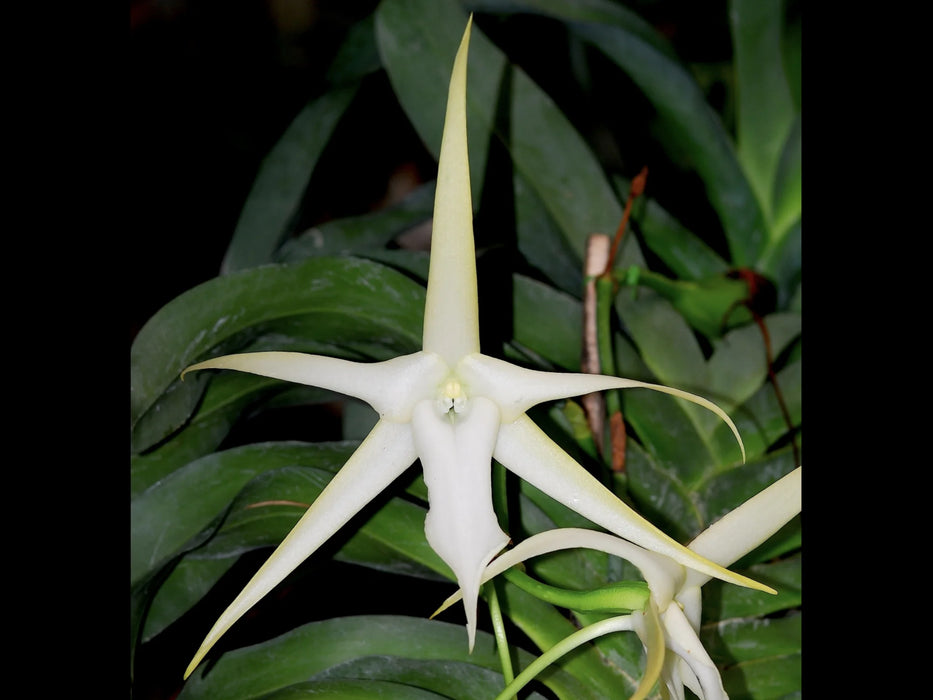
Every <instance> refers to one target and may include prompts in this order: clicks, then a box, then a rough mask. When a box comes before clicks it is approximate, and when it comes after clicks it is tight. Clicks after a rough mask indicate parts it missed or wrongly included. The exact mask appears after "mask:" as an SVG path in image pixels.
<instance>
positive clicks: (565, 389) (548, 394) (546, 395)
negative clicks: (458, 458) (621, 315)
mask: <svg viewBox="0 0 933 700" xmlns="http://www.w3.org/2000/svg"><path fill="white" fill-rule="evenodd" d="M458 371H459V372H460V374H461V375H462V376H463V378H464V380H465V381H467V382H468V383H469V385H470V390H471V391H472V392H473V393H477V394H482V395H483V396H488V397H489V398H491V399H492V400H493V401H495V402H496V404H497V405H498V406H499V410H500V411H502V420H503V422H506V423H508V422H511V421H513V420H515V418H517V417H519V416H520V415H522V414H523V413H525V412H526V411H527V410H528V409H529V408H531V407H532V406H536V405H538V404H539V403H542V402H544V401H554V400H556V399H567V398H570V397H571V396H582V395H583V394H590V393H593V392H596V391H605V390H606V389H651V390H652V391H658V392H661V393H663V394H670V395H671V396H676V397H677V398H680V399H684V400H685V401H690V402H691V403H695V404H697V405H699V406H702V407H703V408H705V409H707V410H709V411H712V412H713V413H715V414H716V415H717V416H719V417H720V418H721V419H722V420H723V421H724V422H725V423H726V425H728V426H729V429H730V430H731V431H732V434H733V435H735V439H736V440H737V441H738V443H739V448H740V449H741V450H742V460H743V461H744V460H745V445H744V444H743V443H742V436H741V435H739V429H738V428H737V427H736V426H735V423H733V422H732V419H731V418H729V416H728V414H727V413H726V412H725V411H723V410H722V409H721V408H720V407H719V406H717V405H716V404H714V403H713V402H712V401H709V400H708V399H705V398H703V397H702V396H697V395H696V394H691V393H690V392H687V391H682V390H681V389H674V388H672V387H669V386H664V385H663V384H649V383H647V382H640V381H638V380H636V379H626V378H624V377H609V376H606V375H603V374H574V373H556V372H542V371H539V370H533V369H526V368H524V367H518V366H517V365H513V364H511V363H510V362H505V361H503V360H497V359H496V358H494V357H489V356H487V355H481V354H479V353H477V354H475V355H469V356H467V357H465V358H463V360H461V361H460V364H459V366H458Z"/></svg>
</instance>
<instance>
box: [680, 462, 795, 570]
mask: <svg viewBox="0 0 933 700" xmlns="http://www.w3.org/2000/svg"><path fill="white" fill-rule="evenodd" d="M802 469H803V467H797V468H796V469H794V470H793V471H792V472H790V473H789V474H787V475H785V476H783V477H781V478H780V479H778V480H777V481H775V482H774V483H773V484H771V485H770V486H769V487H768V488H766V489H763V490H762V491H760V492H759V493H757V494H755V495H754V496H752V497H751V498H749V499H748V500H747V501H745V503H743V504H742V505H740V506H739V507H738V508H736V509H734V510H732V511H730V512H728V513H726V514H725V515H724V516H722V517H721V518H720V519H719V520H717V521H716V522H715V523H713V524H712V525H710V526H709V527H708V528H706V530H704V531H703V532H701V533H700V534H699V535H697V536H696V538H695V539H694V540H693V541H692V542H691V543H690V545H689V546H690V549H691V550H693V551H694V552H696V553H697V554H699V555H700V556H702V557H706V558H707V559H710V560H711V561H714V562H716V563H717V564H720V565H722V566H729V565H730V564H732V562H734V561H736V560H737V559H739V558H741V557H743V556H745V555H746V554H748V553H749V552H750V551H752V550H753V549H755V547H757V546H758V545H760V544H761V543H763V542H764V541H765V540H767V539H768V538H769V537H771V535H773V534H774V533H775V532H777V531H778V530H780V529H781V528H782V527H783V526H784V525H786V524H787V523H788V522H789V521H790V520H791V518H793V517H794V516H795V515H797V514H798V513H799V512H800V509H801V497H802V481H801V479H802V471H801V470H802ZM707 580H708V577H704V576H703V575H701V574H700V573H699V572H691V574H690V575H689V578H688V583H689V585H691V586H701V585H703V583H705V582H706V581H707Z"/></svg>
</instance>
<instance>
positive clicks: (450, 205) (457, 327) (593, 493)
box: [183, 17, 771, 678]
mask: <svg viewBox="0 0 933 700" xmlns="http://www.w3.org/2000/svg"><path fill="white" fill-rule="evenodd" d="M471 25H472V17H471V18H470V21H469V22H468V24H467V27H466V30H465V32H464V35H463V39H462V41H461V44H460V48H459V50H458V52H457V55H456V58H455V61H454V67H453V73H452V76H451V81H450V89H449V94H448V103H447V115H446V120H445V124H444V133H443V139H442V144H441V153H440V159H439V164H438V175H437V188H436V195H435V204H434V222H433V234H432V243H431V259H430V268H429V274H428V288H427V297H426V301H425V318H424V331H423V345H422V348H423V349H422V350H421V351H419V352H416V353H413V354H411V355H405V356H401V357H397V358H395V359H392V360H388V361H385V362H377V363H358V362H350V361H346V360H341V359H336V358H332V357H323V356H318V355H306V354H302V353H294V352H257V353H246V354H238V355H228V356H224V357H218V358H214V359H211V360H207V361H205V362H200V363H197V364H195V365H192V366H191V367H188V368H187V369H186V370H185V372H190V371H194V370H203V369H233V370H239V371H241V372H250V373H253V374H259V375H263V376H267V377H273V378H276V379H283V380H286V381H291V382H297V383H299V384H307V385H311V386H316V387H321V388H325V389H330V390H332V391H336V392H339V393H342V394H346V395H349V396H353V397H356V398H358V399H361V400H363V401H365V402H367V403H368V404H369V405H370V406H372V407H373V408H374V409H375V410H376V411H377V413H378V414H379V420H378V422H377V423H376V425H375V427H374V428H373V429H372V432H370V434H369V435H368V436H367V437H366V438H365V439H364V440H363V442H362V443H361V444H360V446H359V448H358V449H357V450H356V452H354V453H353V455H352V456H351V457H350V458H349V460H347V462H346V464H345V465H344V466H343V467H342V468H341V470H340V471H339V473H338V474H337V475H336V476H335V477H334V478H333V480H332V481H331V483H330V484H329V485H328V486H327V488H325V489H324V490H323V491H322V492H321V494H320V495H319V496H318V498H317V499H316V500H315V502H314V503H313V504H312V505H311V507H310V508H309V509H308V510H307V511H306V513H305V514H304V516H303V517H302V518H301V520H299V522H298V523H297V524H296V525H295V527H294V529H293V530H292V531H291V532H290V533H289V534H288V535H287V536H286V537H285V539H284V540H283V541H282V543H281V544H280V545H279V546H278V548H277V549H276V550H275V551H274V552H273V553H272V555H271V556H270V557H269V559H268V560H267V561H266V563H265V564H264V565H263V566H262V567H261V568H260V569H259V571H258V572H257V573H256V575H255V576H254V577H253V578H252V579H251V580H250V581H249V582H248V583H247V584H246V586H245V588H244V589H243V591H242V592H241V593H240V594H239V595H238V596H237V597H236V599H235V600H234V601H233V602H232V603H231V604H230V606H229V607H228V608H227V609H226V610H225V611H224V613H223V614H222V615H221V616H220V618H219V619H218V620H217V622H216V623H215V625H214V627H213V628H212V629H211V630H210V632H209V633H208V635H207V637H206V638H205V640H204V642H203V644H202V645H201V647H200V649H199V650H198V652H197V653H196V654H195V656H194V659H193V660H192V661H191V664H190V665H189V667H188V669H187V671H186V673H185V677H186V678H187V676H188V675H189V674H190V673H191V671H192V670H193V669H194V668H195V667H196V666H197V665H198V664H199V663H200V661H201V660H202V659H203V658H204V656H205V654H206V653H207V652H208V650H209V649H210V648H211V647H212V646H213V645H214V643H215V642H216V641H217V640H218V639H219V638H220V636H221V635H223V634H224V632H226V630H227V629H229V628H230V626H231V625H232V624H233V623H234V622H235V621H236V620H237V619H239V618H240V616H242V615H243V614H244V613H245V612H246V611H247V610H248V609H249V608H250V607H251V606H253V605H254V604H255V603H256V602H257V601H259V600H260V599H261V598H262V597H263V596H264V595H266V594H267V593H268V592H269V591H270V590H272V588H273V587H274V586H275V585H277V584H278V583H279V582H280V581H282V579H284V578H285V577H286V576H287V575H288V574H289V573H290V572H291V571H293V570H294V569H295V568H296V567H297V566H298V565H299V564H300V563H301V562H302V561H303V560H304V559H306V558H307V557H308V556H310V555H311V554H312V553H313V552H314V551H315V550H316V549H317V548H318V547H320V546H321V544H323V543H324V542H325V541H326V540H328V539H329V538H330V537H331V536H332V535H333V534H334V533H335V532H337V530H338V529H339V528H340V527H341V526H342V525H343V524H344V523H346V522H347V521H348V520H349V519H350V518H351V517H352V516H353V515H354V514H355V513H357V512H358V511H359V510H360V509H361V508H363V507H364V506H365V505H366V504H367V503H368V502H369V501H371V500H372V499H373V498H374V497H375V496H376V495H377V494H379V493H380V492H381V491H382V490H383V489H384V488H386V487H387V486H388V485H389V484H390V483H392V481H393V480H394V479H395V478H396V477H398V476H399V475H400V474H401V473H402V472H403V471H405V469H407V468H408V467H409V466H410V465H411V464H413V463H414V462H415V460H416V459H420V460H421V465H422V468H423V470H424V478H425V482H426V484H427V487H428V492H429V502H430V508H429V511H428V515H427V518H426V519H425V535H426V537H427V540H428V542H429V544H430V545H431V547H432V548H433V549H434V550H435V551H436V552H437V554H438V555H439V556H440V557H441V559H443V560H444V562H446V563H447V564H448V565H449V566H450V569H451V570H452V571H453V574H454V576H456V579H457V582H458V583H459V585H460V587H461V589H462V590H463V592H464V608H465V611H466V618H467V632H468V639H469V644H470V648H471V649H472V646H473V640H474V636H475V630H476V600H477V597H478V593H479V586H480V577H481V575H482V572H483V570H484V569H485V567H486V565H487V564H488V563H489V561H490V560H491V559H492V558H493V557H494V556H495V555H496V554H497V553H499V551H500V550H502V549H503V548H504V547H505V545H506V544H507V543H508V541H509V537H508V535H507V534H506V533H504V532H503V531H502V529H501V528H500V527H499V523H498V521H497V519H496V514H495V512H494V511H493V505H492V487H491V460H492V459H493V458H495V459H496V460H498V461H499V462H501V463H502V464H503V465H505V466H506V467H507V468H508V469H510V470H511V471H512V472H514V473H515V474H517V475H518V476H519V477H521V478H523V479H525V480H527V481H528V482H529V483H531V484H533V485H534V486H536V487H537V488H539V489H541V490H542V491H544V492H545V493H548V494H550V495H551V496H552V497H553V498H555V499H557V500H558V501H560V502H562V503H564V504H565V505H567V506H568V507H570V508H572V509H574V510H575V511H577V512H579V513H580V514H582V515H583V516H585V517H587V518H589V519H590V520H591V521H593V522H594V523H597V524H598V525H600V526H602V527H604V528H606V529H608V530H610V531H611V532H614V533H616V534H617V535H619V536H620V537H625V538H627V539H629V540H631V541H633V542H637V543H639V544H640V545H642V546H644V547H646V548H648V549H651V550H654V551H657V552H659V553H661V554H663V555H665V556H667V557H670V558H671V559H672V560H674V561H676V562H679V563H680V564H682V565H683V566H685V567H690V568H695V569H696V570H697V571H699V572H702V573H703V574H705V575H708V576H714V577H717V578H721V579H723V580H726V581H732V582H734V583H737V584H739V585H743V586H749V587H752V588H758V589H761V590H768V591H770V590H771V589H769V588H768V587H767V586H763V585H762V584H759V583H756V582H755V581H752V580H751V579H748V578H746V577H744V576H739V575H737V574H734V573H732V572H729V571H727V570H725V569H724V568H722V567H720V566H718V565H716V564H714V563H712V562H711V561H709V560H707V559H704V558H703V557H701V556H698V555H697V554H695V553H693V552H691V551H690V550H689V549H687V548H685V547H683V546H682V545H680V544H679V543H677V542H676V541H674V540H673V539H671V538H670V537H668V536H667V535H665V534H664V533H663V532H662V531H661V530H659V529H658V528H656V527H655V526H654V525H652V524H651V523H649V522H648V521H647V520H645V519H643V518H642V517H640V516H639V515H637V514H636V513H635V512H634V511H632V510H631V509H630V508H628V507H627V506H626V505H625V504H624V503H622V501H621V500H619V499H618V498H617V497H616V496H615V495H614V494H613V493H612V492H611V491H609V490H608V489H607V488H605V487H604V486H603V485H602V484H600V483H599V482H598V481H597V480H596V479H595V478H594V477H593V476H591V475H590V474H589V473H588V472H587V471H586V470H585V469H584V468H583V467H582V466H580V465H579V464H577V462H576V461H574V460H573V459H572V458H571V457H570V456H569V455H568V454H566V453H565V452H564V451H563V450H562V449H561V448H560V447H558V446H557V445H556V444H555V443H554V442H553V441H552V440H551V439H550V438H549V437H547V435H545V433H544V432H542V431H541V430H540V429H539V428H538V427H537V426H536V425H535V424H534V423H532V421H531V420H530V419H529V418H528V417H527V416H526V415H525V412H526V411H527V410H528V409H529V408H531V407H532V406H534V405H536V404H538V403H541V402H544V401H550V400H555V399H562V398H567V397H571V396H578V395H582V394H587V393H591V392H595V391H602V390H605V389H613V388H615V389H625V388H631V387H643V388H648V389H654V390H656V391H662V392H665V393H668V394H672V395H674V396H678V397H681V398H684V399H687V400H689V401H692V402H694V403H697V404H700V405H702V406H704V407H706V408H708V409H709V410H711V411H713V412H715V413H716V414H717V415H719V416H720V417H721V418H722V419H723V420H724V421H726V422H727V423H728V425H729V427H730V428H731V429H732V431H733V433H735V435H736V439H738V440H739V443H740V445H741V439H740V438H739V434H738V431H737V429H736V427H735V425H734V424H733V423H732V421H731V420H730V419H729V417H728V416H727V415H726V414H725V413H724V412H723V411H722V410H721V409H720V408H718V407H717V406H716V405H714V404H712V403H711V402H709V401H707V400H706V399H703V398H701V397H698V396H694V395H692V394H688V393H687V392H684V391H680V390H677V389H672V388H668V387H664V386H657V385H653V384H646V383H643V382H638V381H634V380H630V379H622V378H617V377H606V376H599V375H589V374H556V373H546V372H540V371H533V370H529V369H524V368H521V367H518V366H515V365H512V364H509V363H507V362H504V361H502V360H498V359H495V358H492V357H489V356H487V355H483V354H481V353H480V347H479V318H478V305H477V291H476V288H477V282H476V260H475V251H474V243H473V210H472V197H471V192H470V174H469V162H468V156H467V131H466V65H467V53H468V47H469V36H470V27H471ZM183 374H184V373H183ZM743 450H744V448H743Z"/></svg>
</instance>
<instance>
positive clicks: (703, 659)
mask: <svg viewBox="0 0 933 700" xmlns="http://www.w3.org/2000/svg"><path fill="white" fill-rule="evenodd" d="M661 622H662V624H663V626H664V633H665V636H666V643H667V647H668V649H670V650H671V651H673V652H674V653H675V654H677V655H678V656H679V657H680V658H681V659H683V660H684V662H685V663H686V664H687V666H689V667H690V670H691V671H693V673H694V675H696V678H697V680H698V681H699V683H700V691H701V692H699V693H697V695H698V696H699V697H700V698H701V700H729V696H728V695H726V691H725V688H723V686H722V678H721V677H720V675H719V669H718V668H716V664H714V663H713V660H712V659H711V658H710V656H709V654H708V653H707V652H706V649H705V648H704V647H703V644H702V643H701V642H700V638H699V637H697V634H696V632H695V631H694V630H693V627H692V626H691V624H690V622H689V621H688V620H687V618H686V616H684V613H683V611H682V610H681V609H680V607H679V606H677V605H669V606H668V607H667V610H665V611H664V612H663V613H661ZM684 676H685V678H684V680H685V681H687V680H688V679H687V677H686V674H684ZM691 690H693V691H694V692H695V693H696V691H697V689H695V688H692V687H691Z"/></svg>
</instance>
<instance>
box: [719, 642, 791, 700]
mask: <svg viewBox="0 0 933 700" xmlns="http://www.w3.org/2000/svg"><path fill="white" fill-rule="evenodd" d="M798 644H799V643H798ZM722 680H723V685H724V686H725V689H726V692H728V693H729V698H730V700H800V698H801V697H802V691H801V685H802V680H803V679H802V657H801V654H800V652H797V653H789V654H786V655H782V656H774V657H770V658H766V659H756V660H753V661H746V662H743V663H740V664H737V665H735V666H731V667H729V668H727V669H725V671H723V673H722Z"/></svg>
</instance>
